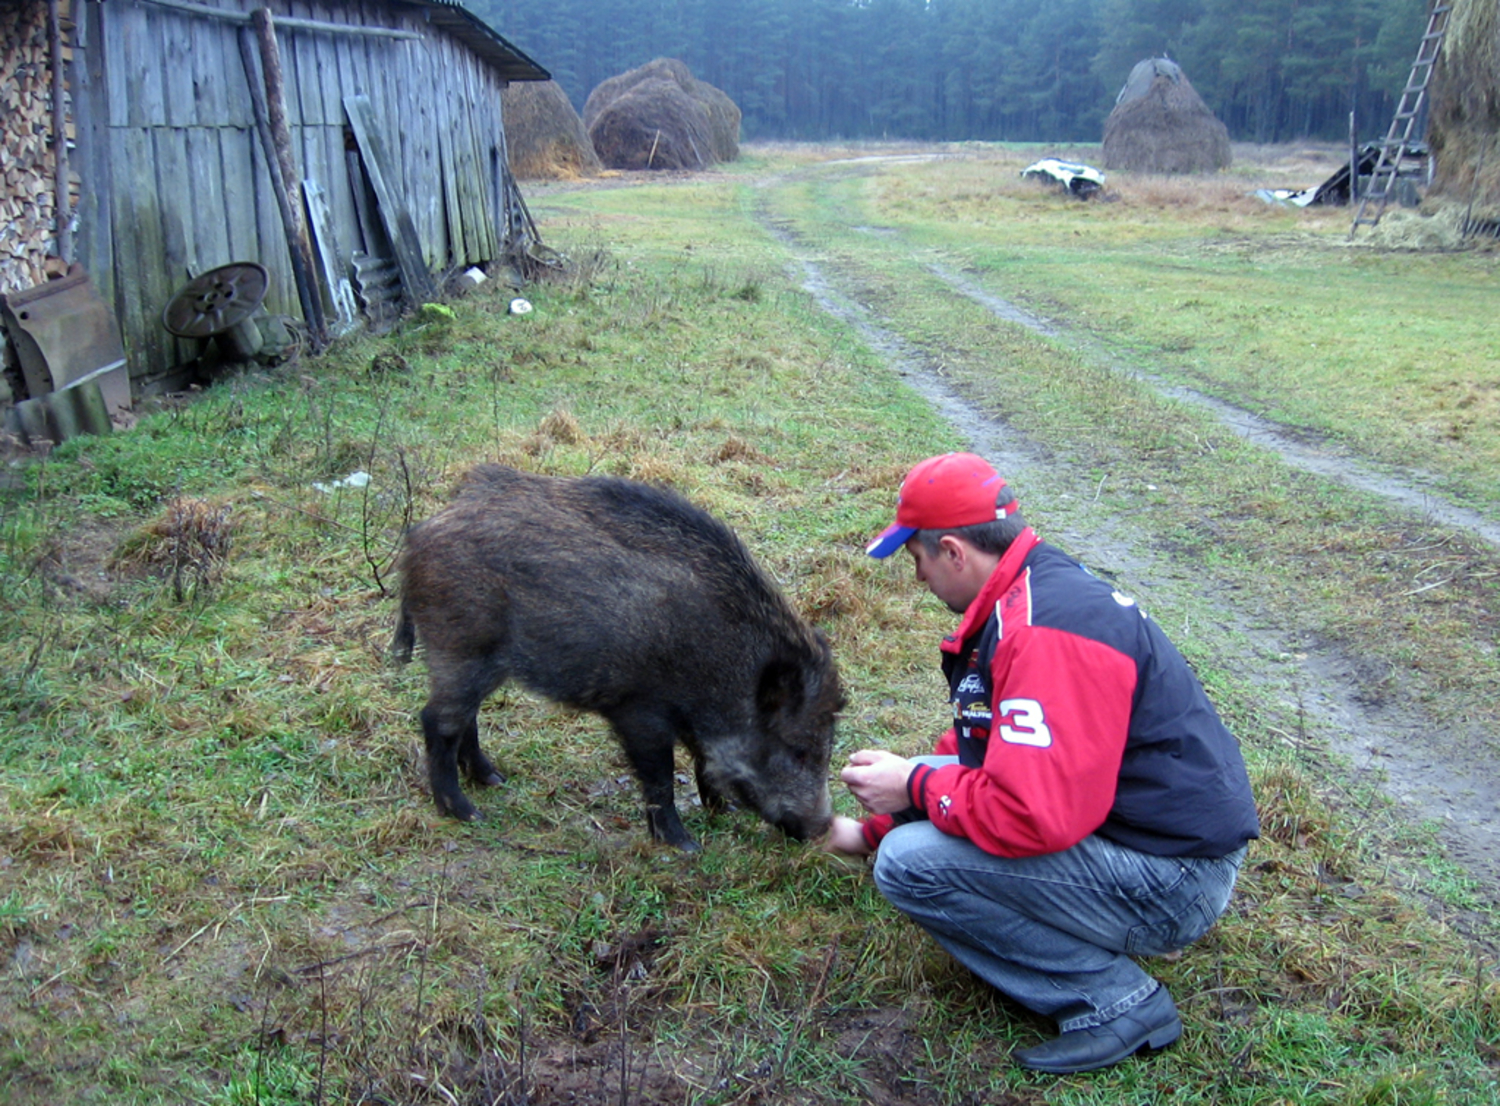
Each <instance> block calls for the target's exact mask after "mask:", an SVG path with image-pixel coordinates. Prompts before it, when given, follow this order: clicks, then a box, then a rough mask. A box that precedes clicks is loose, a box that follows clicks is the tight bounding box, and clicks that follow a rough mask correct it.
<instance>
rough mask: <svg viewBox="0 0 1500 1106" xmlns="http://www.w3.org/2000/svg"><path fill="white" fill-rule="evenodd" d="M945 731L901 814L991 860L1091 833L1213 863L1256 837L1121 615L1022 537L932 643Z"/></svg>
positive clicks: (1155, 654)
mask: <svg viewBox="0 0 1500 1106" xmlns="http://www.w3.org/2000/svg"><path fill="white" fill-rule="evenodd" d="M942 650H943V670H944V672H945V673H946V674H947V677H948V686H949V689H950V692H951V696H952V703H953V709H954V726H953V729H951V730H949V731H948V732H947V733H946V734H944V735H943V739H942V740H941V741H940V742H939V743H938V748H937V752H938V753H940V754H945V755H950V756H951V755H954V754H956V755H957V756H958V758H959V763H958V764H954V765H946V766H943V767H941V768H934V767H931V766H929V765H919V766H918V767H917V768H916V770H915V771H914V772H912V774H911V778H910V779H909V781H908V783H907V789H908V791H909V793H910V795H911V800H912V809H911V810H910V811H905V812H902V814H900V815H896V816H895V817H894V818H893V817H892V816H890V815H882V816H876V817H874V818H871V819H869V820H868V821H866V823H865V826H864V832H865V840H866V841H867V842H868V843H869V844H870V845H871V846H872V847H873V846H877V845H878V844H879V841H880V838H881V837H883V836H884V835H885V834H886V833H887V832H888V831H889V830H890V828H891V826H892V825H893V824H894V823H896V822H900V821H907V820H910V819H911V818H913V817H925V818H928V819H930V820H931V821H932V823H933V824H934V825H935V826H937V827H938V828H939V829H941V830H942V831H943V832H944V833H950V834H953V835H955V836H958V837H965V838H968V839H969V840H970V841H972V842H974V844H976V845H978V846H979V847H980V848H981V849H984V850H985V851H986V852H989V853H994V854H996V855H997V856H1010V857H1019V856H1033V855H1039V854H1042V853H1052V852H1060V851H1062V850H1063V849H1067V848H1071V847H1072V846H1073V845H1075V844H1077V843H1078V842H1079V841H1081V840H1083V838H1085V837H1087V836H1088V835H1089V834H1091V833H1098V834H1100V835H1101V836H1103V837H1107V838H1110V839H1111V840H1113V841H1116V842H1118V843H1119V844H1122V845H1125V846H1127V847H1129V848H1133V849H1136V850H1138V851H1140V852H1145V853H1151V854H1154V855H1157V856H1202V857H1220V856H1225V855H1227V854H1229V853H1231V852H1233V851H1234V850H1236V849H1238V848H1239V847H1240V846H1241V845H1243V844H1244V843H1245V842H1246V841H1247V840H1249V839H1250V838H1252V837H1257V836H1259V828H1258V822H1257V818H1256V813H1255V801H1254V798H1253V796H1252V795H1251V792H1250V781H1249V778H1248V776H1247V775H1246V773H1245V764H1244V760H1243V759H1242V758H1241V756H1240V750H1239V745H1238V744H1237V743H1236V742H1235V739H1234V738H1233V736H1231V735H1230V733H1229V731H1228V730H1227V729H1225V727H1224V724H1223V722H1222V721H1220V719H1219V716H1218V713H1217V712H1216V711H1215V710H1214V708H1213V705H1212V704H1211V703H1210V702H1209V701H1208V697H1207V695H1206V694H1205V693H1204V691H1203V686H1202V685H1201V684H1200V683H1199V682H1198V678H1197V677H1196V676H1195V675H1194V674H1193V672H1192V670H1191V669H1190V668H1189V667H1188V665H1187V662H1186V661H1185V660H1184V659H1183V657H1182V655H1181V654H1180V653H1179V652H1178V651H1177V649H1176V648H1175V647H1174V646H1173V645H1172V643H1171V642H1170V641H1168V640H1167V637H1166V635H1165V634H1164V633H1162V631H1161V629H1160V628H1159V627H1158V626H1157V625H1156V623H1155V622H1153V621H1152V620H1151V619H1150V618H1148V617H1147V616H1146V614H1145V612H1143V611H1142V610H1140V608H1138V607H1137V606H1136V605H1135V602H1134V600H1132V599H1129V598H1127V597H1126V596H1124V595H1122V594H1120V593H1119V592H1118V591H1116V590H1115V589H1114V588H1113V587H1111V586H1110V585H1109V584H1108V583H1106V582H1105V581H1103V580H1101V579H1099V578H1098V577H1096V576H1093V575H1091V574H1090V573H1089V572H1088V571H1087V570H1085V569H1084V568H1083V567H1082V566H1081V565H1079V564H1078V563H1077V562H1076V561H1074V560H1073V559H1072V558H1070V557H1068V556H1067V555H1066V554H1064V553H1063V552H1061V551H1060V550H1058V549H1056V548H1054V547H1053V546H1050V545H1047V544H1046V543H1044V542H1042V541H1041V540H1039V539H1038V538H1037V536H1036V534H1035V533H1034V532H1033V531H1032V530H1030V529H1027V530H1025V531H1023V532H1022V534H1021V536H1020V537H1018V538H1017V539H1016V540H1015V541H1014V542H1013V543H1012V544H1011V546H1010V548H1009V549H1007V550H1006V552H1005V555H1004V556H1003V557H1002V558H1001V560H1000V563H999V565H998V566H996V568H995V571H994V572H993V573H992V574H991V576H990V579H989V580H988V582H987V583H986V584H985V586H984V589H983V590H982V591H981V592H980V594H979V596H978V598H977V599H975V600H974V602H973V603H972V604H971V605H970V606H969V609H968V610H967V611H966V612H965V613H964V617H963V619H962V621H961V622H960V623H959V626H958V629H957V630H956V631H954V633H953V634H951V635H949V636H948V637H947V638H945V639H944V640H943V644H942Z"/></svg>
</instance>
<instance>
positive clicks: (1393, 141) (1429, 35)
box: [1349, 0, 1453, 238]
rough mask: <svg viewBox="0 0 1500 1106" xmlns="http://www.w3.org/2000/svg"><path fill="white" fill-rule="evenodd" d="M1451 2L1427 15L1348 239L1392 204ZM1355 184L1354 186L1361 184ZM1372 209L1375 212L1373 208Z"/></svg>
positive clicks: (1438, 0)
mask: <svg viewBox="0 0 1500 1106" xmlns="http://www.w3.org/2000/svg"><path fill="white" fill-rule="evenodd" d="M1452 6H1453V5H1452V3H1451V2H1445V0H1433V5H1432V10H1431V12H1430V13H1429V14H1428V16H1427V31H1426V33H1425V34H1423V35H1422V41H1421V43H1420V44H1419V45H1418V46H1417V60H1416V61H1414V62H1413V63H1412V67H1411V76H1410V77H1408V78H1407V79H1406V88H1405V89H1404V90H1403V91H1402V93H1401V103H1400V104H1399V105H1397V107H1396V114H1395V115H1394V116H1393V117H1392V118H1391V128H1390V130H1388V131H1386V134H1385V141H1384V142H1382V143H1381V144H1380V157H1379V159H1378V160H1377V161H1376V162H1375V169H1374V170H1373V171H1372V172H1371V173H1370V186H1369V187H1368V188H1367V189H1365V193H1364V195H1363V196H1361V197H1360V198H1359V207H1358V208H1357V209H1356V210H1355V212H1354V223H1353V225H1352V226H1350V228H1349V237H1351V238H1353V237H1354V232H1355V231H1356V230H1358V229H1359V228H1360V227H1361V226H1370V227H1373V226H1374V225H1375V224H1376V223H1378V222H1380V216H1381V214H1382V213H1384V211H1385V205H1386V204H1387V203H1388V202H1389V201H1390V198H1391V192H1392V190H1393V189H1394V188H1395V187H1396V174H1397V173H1399V172H1400V170H1401V159H1402V158H1403V157H1405V156H1406V154H1407V153H1408V150H1409V144H1410V142H1411V132H1412V130H1413V129H1414V128H1415V127H1416V125H1417V116H1418V114H1420V112H1421V111H1422V104H1423V102H1424V101H1425V100H1426V99H1427V86H1428V85H1429V84H1430V83H1431V82H1432V67H1433V63H1434V62H1436V61H1437V56H1438V51H1439V50H1441V49H1442V48H1443V35H1444V34H1445V33H1447V30H1448V12H1449V10H1450V9H1451V8H1452ZM1358 183H1359V182H1358V181H1357V180H1356V181H1352V182H1351V184H1352V185H1358ZM1371 208H1373V209H1374V210H1373V212H1371V211H1370V209H1371Z"/></svg>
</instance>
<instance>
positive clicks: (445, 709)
mask: <svg viewBox="0 0 1500 1106" xmlns="http://www.w3.org/2000/svg"><path fill="white" fill-rule="evenodd" d="M429 667H430V669H431V671H432V694H431V695H430V696H429V698H428V700H427V705H426V706H425V707H423V708H422V736H423V738H424V739H425V740H426V743H427V779H428V782H429V784H430V786H431V787H432V801H433V802H434V803H436V804H437V808H438V810H439V811H440V812H441V813H443V814H447V815H449V816H451V817H454V818H457V819H459V820H461V821H465V822H469V821H473V820H474V819H476V818H478V817H479V811H478V810H476V809H475V807H474V804H473V803H471V802H469V800H468V798H467V796H465V795H464V793H463V789H462V788H461V787H460V786H459V783H458V770H459V768H460V767H462V768H463V770H464V774H465V775H467V776H468V777H469V778H470V779H473V780H476V781H478V782H479V783H483V784H498V783H503V782H504V777H503V776H501V775H500V773H499V772H497V771H496V770H495V766H494V765H493V764H491V763H490V760H489V758H488V757H486V756H485V755H484V751H483V750H482V749H480V747H479V705H480V704H481V703H483V702H484V700H485V698H486V697H487V696H488V695H489V693H490V692H491V691H493V690H494V689H495V688H497V687H498V686H500V684H501V683H503V682H504V679H505V676H504V673H503V672H498V671H496V666H495V665H494V664H492V663H482V664H481V663H473V664H467V665H462V666H457V667H456V668H454V669H449V668H447V667H446V666H434V665H433V664H432V662H431V661H429Z"/></svg>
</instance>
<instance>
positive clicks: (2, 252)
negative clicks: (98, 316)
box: [0, 0, 58, 293]
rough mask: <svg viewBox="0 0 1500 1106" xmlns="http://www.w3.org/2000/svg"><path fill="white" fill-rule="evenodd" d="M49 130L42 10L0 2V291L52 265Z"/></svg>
mask: <svg viewBox="0 0 1500 1106" xmlns="http://www.w3.org/2000/svg"><path fill="white" fill-rule="evenodd" d="M52 126H53V124H52V61H51V50H50V47H49V42H48V26H47V4H46V2H45V0H20V3H19V4H12V3H8V2H7V3H0V293H6V292H16V291H20V290H21V289H24V288H31V287H34V286H35V285H37V284H40V283H41V282H43V281H44V280H46V279H47V277H48V275H49V273H51V272H52V271H54V270H55V269H56V268H57V266H58V260H57V258H56V257H55V256H54V257H53V258H52V264H50V265H49V264H48V255H49V254H53V255H55V254H56V251H57V228H56V225H55V220H54V218H53V210H54V207H55V206H56V198H57V197H56V192H55V189H56V163H55V162H54V161H53V154H52Z"/></svg>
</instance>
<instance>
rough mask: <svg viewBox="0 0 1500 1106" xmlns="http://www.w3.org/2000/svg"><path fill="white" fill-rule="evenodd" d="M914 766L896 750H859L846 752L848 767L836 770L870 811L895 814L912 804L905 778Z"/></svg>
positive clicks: (872, 812) (861, 803)
mask: <svg viewBox="0 0 1500 1106" xmlns="http://www.w3.org/2000/svg"><path fill="white" fill-rule="evenodd" d="M915 767H916V765H914V764H913V763H912V762H911V761H909V760H907V759H905V758H904V757H898V756H897V755H896V754H895V753H887V752H884V751H883V750H880V749H861V750H859V752H857V753H851V754H850V755H849V767H847V768H845V769H844V770H843V771H842V772H840V773H839V779H841V780H843V781H844V782H845V783H846V784H848V785H849V790H850V791H852V792H853V793H854V797H855V798H856V799H858V800H859V802H860V805H861V806H863V807H864V808H865V809H866V810H868V811H869V812H870V813H871V814H894V813H895V812H896V811H898V810H905V809H906V808H907V807H909V806H911V796H910V795H908V794H907V793H906V781H907V779H908V778H909V777H910V776H911V773H912V769H914V768H915Z"/></svg>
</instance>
